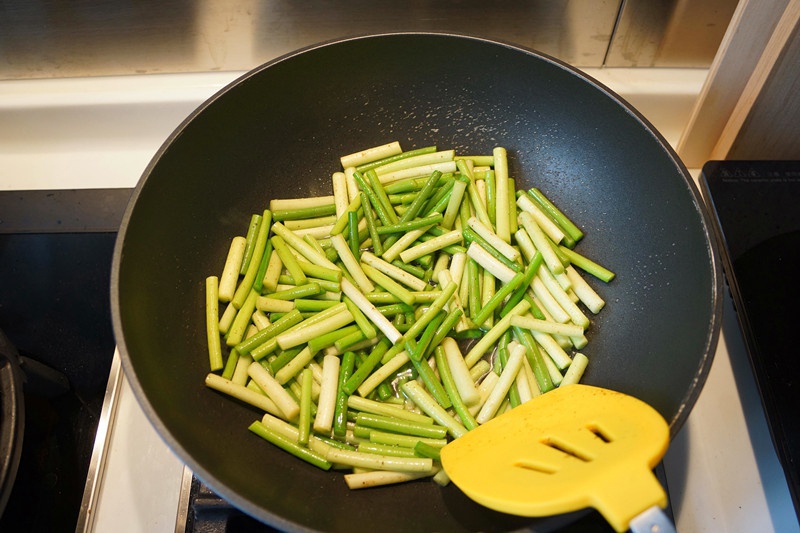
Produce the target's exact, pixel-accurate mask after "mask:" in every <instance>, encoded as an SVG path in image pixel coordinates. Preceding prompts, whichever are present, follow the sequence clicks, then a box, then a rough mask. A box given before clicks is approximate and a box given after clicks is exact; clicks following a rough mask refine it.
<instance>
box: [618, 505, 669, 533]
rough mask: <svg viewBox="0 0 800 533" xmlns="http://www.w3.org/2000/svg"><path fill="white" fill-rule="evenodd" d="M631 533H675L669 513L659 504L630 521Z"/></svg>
mask: <svg viewBox="0 0 800 533" xmlns="http://www.w3.org/2000/svg"><path fill="white" fill-rule="evenodd" d="M629 526H630V528H631V533H675V526H674V525H673V523H672V521H671V520H670V519H669V517H668V516H667V514H666V513H665V512H664V511H663V510H661V508H659V507H657V506H653V507H650V508H649V509H648V510H646V511H644V512H643V513H640V514H639V515H637V516H636V517H635V518H633V519H632V520H631V521H630V524H629Z"/></svg>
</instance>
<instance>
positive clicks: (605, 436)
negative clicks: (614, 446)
mask: <svg viewBox="0 0 800 533" xmlns="http://www.w3.org/2000/svg"><path fill="white" fill-rule="evenodd" d="M586 429H588V430H589V431H591V432H592V433H593V434H594V435H595V436H596V437H597V438H598V439H600V440H602V441H603V442H606V443H609V442H612V441H613V440H614V439H612V438H611V436H610V435H609V434H608V433H606V432H605V431H603V429H602V428H600V427H598V426H596V425H591V426H586Z"/></svg>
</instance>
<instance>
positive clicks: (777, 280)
mask: <svg viewBox="0 0 800 533" xmlns="http://www.w3.org/2000/svg"><path fill="white" fill-rule="evenodd" d="M701 185H702V187H703V188H704V189H705V193H706V197H707V198H709V199H710V205H711V207H712V209H713V212H714V214H715V215H716V217H715V220H714V221H715V231H716V235H717V238H718V239H719V241H720V244H721V245H722V248H724V249H725V250H726V252H727V253H725V254H724V256H723V263H724V268H725V274H726V277H727V281H728V286H729V289H730V292H731V296H732V299H733V302H734V305H735V307H736V311H737V317H738V320H739V324H740V326H741V328H742V332H743V335H744V340H745V344H746V346H747V351H748V354H749V357H750V363H751V366H752V369H753V372H754V374H755V377H756V383H757V385H758V389H759V392H760V396H761V401H762V404H763V406H764V411H765V413H766V417H767V422H768V425H769V430H770V433H771V436H772V440H773V444H774V446H775V449H776V451H777V453H778V458H779V459H780V462H781V464H782V466H783V471H784V474H785V476H786V480H787V482H788V485H789V490H790V493H791V495H792V499H793V502H794V507H795V511H796V512H797V513H798V514H799V515H800V413H798V411H797V406H798V405H800V359H798V357H797V355H798V349H797V342H796V338H795V337H794V333H795V332H796V330H797V325H796V320H795V318H794V315H795V309H796V308H797V303H798V301H800V286H798V284H797V274H798V272H800V268H799V267H798V265H800V211H799V210H798V207H797V205H798V202H800V161H710V162H708V163H707V164H706V165H705V166H704V167H703V172H702V175H701Z"/></svg>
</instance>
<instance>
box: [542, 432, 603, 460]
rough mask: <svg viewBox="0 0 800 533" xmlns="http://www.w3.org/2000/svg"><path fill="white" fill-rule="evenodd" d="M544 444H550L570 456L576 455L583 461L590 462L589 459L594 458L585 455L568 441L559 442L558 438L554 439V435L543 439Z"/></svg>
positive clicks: (576, 457)
mask: <svg viewBox="0 0 800 533" xmlns="http://www.w3.org/2000/svg"><path fill="white" fill-rule="evenodd" d="M542 444H544V445H545V446H549V447H550V448H553V449H554V450H558V451H560V452H561V453H564V454H566V455H569V456H570V457H574V458H575V459H580V460H581V461H583V462H589V461H591V460H592V458H591V457H588V456H586V455H584V454H583V453H582V452H581V451H580V450H578V449H577V448H575V447H573V446H570V445H569V444H568V443H566V442H559V441H558V440H557V439H554V438H552V437H551V438H547V439H544V440H542Z"/></svg>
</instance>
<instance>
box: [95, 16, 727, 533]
mask: <svg viewBox="0 0 800 533" xmlns="http://www.w3.org/2000/svg"><path fill="white" fill-rule="evenodd" d="M396 36H409V37H420V36H432V37H444V38H453V39H463V40H466V41H475V42H482V43H484V44H487V45H491V46H500V47H503V48H507V49H510V50H512V51H515V52H518V53H523V54H526V55H529V56H533V57H535V58H538V59H539V60H542V61H545V62H548V63H550V64H552V65H553V66H555V67H557V68H560V69H562V70H564V71H566V72H567V73H569V74H571V75H573V76H575V77H577V78H579V79H580V80H582V81H583V82H585V83H588V84H589V85H591V86H593V87H594V88H595V89H596V90H599V91H600V92H602V93H603V94H605V95H606V96H607V97H608V98H610V99H611V100H613V101H614V102H616V103H617V104H618V105H620V106H621V107H622V108H623V109H624V110H625V111H626V112H627V113H628V114H630V115H631V116H632V117H634V118H635V119H636V120H637V121H638V122H639V123H640V124H641V125H642V126H643V128H644V130H645V131H643V132H642V133H649V134H650V135H652V136H653V138H654V139H655V140H656V141H657V143H658V144H659V145H660V147H661V149H663V150H664V151H665V153H666V154H667V155H668V157H669V159H670V161H671V162H672V164H674V165H675V167H676V170H677V171H678V173H679V174H680V176H681V177H682V179H683V185H684V186H685V187H686V188H687V189H689V192H690V196H691V199H692V204H693V207H694V210H695V211H696V212H697V213H698V215H699V219H700V222H701V225H702V233H703V235H704V237H705V243H706V246H707V249H708V258H709V269H710V278H711V298H712V305H711V314H710V321H709V328H708V331H707V335H706V339H705V348H704V353H703V355H702V357H701V358H700V360H699V364H698V367H697V370H696V372H695V376H694V379H693V381H692V383H691V385H690V387H689V388H688V389H687V391H686V393H685V394H684V396H683V398H682V399H681V401H680V407H679V409H678V411H677V412H676V413H675V414H674V416H673V417H672V418H671V419H670V420H667V422H668V424H669V430H670V441H672V440H673V439H674V438H675V436H676V434H677V433H678V431H679V430H680V429H681V428H682V427H683V424H684V423H685V422H686V419H687V418H688V416H689V414H690V412H691V410H692V408H693V407H694V405H695V403H696V402H697V399H698V398H699V396H700V393H701V392H702V389H703V386H704V384H705V382H706V380H707V378H708V375H709V373H710V370H711V366H712V362H713V358H714V355H715V352H716V348H717V344H718V340H719V335H720V331H721V326H722V309H723V283H722V266H721V259H720V252H719V247H718V243H717V241H716V239H715V238H714V234H713V232H712V225H711V217H710V214H709V211H708V209H709V207H708V204H707V202H706V201H705V200H704V198H703V196H702V194H701V193H700V190H699V188H698V186H697V184H696V183H695V181H694V179H693V178H692V177H691V174H690V173H689V171H688V169H687V168H686V166H685V165H684V163H683V162H682V161H681V159H680V157H679V156H678V154H677V152H676V151H675V150H674V149H673V148H672V146H671V145H670V144H669V142H668V141H667V140H666V139H665V138H664V136H663V135H662V134H661V133H660V132H659V131H658V130H657V129H656V128H655V127H654V126H653V125H652V124H651V123H650V122H649V121H648V120H647V119H646V118H645V117H644V116H643V115H642V114H641V113H640V112H639V111H638V110H637V109H636V108H634V107H633V106H632V105H631V104H630V103H628V102H627V101H626V100H625V99H623V98H622V97H621V96H619V95H618V94H617V93H615V92H614V91H613V90H611V89H610V88H608V87H607V86H605V85H604V84H603V83H602V82H600V81H598V80H596V79H595V78H593V77H592V76H591V75H588V74H586V73H584V72H583V71H581V70H580V69H578V68H577V67H573V66H572V65H569V64H568V63H566V62H564V61H562V60H559V59H557V58H555V57H553V56H551V55H549V54H546V53H543V52H540V51H537V50H535V49H532V48H529V47H526V46H523V45H520V44H516V43H512V42H508V41H504V40H501V39H494V38H486V37H480V36H474V35H470V34H465V33H453V32H431V31H396V32H384V33H367V34H361V35H353V36H347V37H341V38H334V39H329V40H324V41H320V42H318V43H315V44H311V45H308V46H305V47H301V48H298V49H296V50H294V51H291V52H288V53H286V54H283V55H280V56H278V57H276V58H274V59H272V60H270V61H267V62H265V63H263V64H261V65H258V66H256V67H254V68H253V69H251V70H249V71H247V72H245V73H243V74H242V75H240V76H238V77H237V78H236V79H234V80H233V81H231V82H229V83H228V84H226V85H225V86H224V87H222V88H221V89H219V90H218V91H216V92H215V93H214V94H213V95H211V96H210V97H209V98H207V99H206V100H205V101H204V102H202V103H201V104H200V105H199V106H197V107H196V108H195V109H194V110H193V111H192V112H191V113H190V114H189V115H187V117H186V118H185V119H184V120H183V121H181V123H180V124H179V125H178V126H177V127H176V128H175V129H174V130H173V131H172V132H171V133H170V134H169V136H168V137H167V138H166V139H165V140H164V142H163V143H162V144H161V145H160V147H159V148H158V150H157V151H156V152H155V154H154V155H153V157H152V158H151V159H150V161H149V163H148V164H147V166H146V167H145V169H144V170H143V172H142V174H141V176H140V178H139V180H138V181H137V184H136V186H135V187H134V189H133V191H132V194H131V197H130V200H129V202H128V205H127V207H126V209H125V212H124V215H123V217H122V220H121V223H120V227H119V232H118V234H117V239H116V242H115V245H114V251H113V256H112V264H111V283H110V293H111V294H110V296H111V314H112V326H113V330H114V336H115V339H116V341H117V349H118V351H119V354H120V359H121V362H122V367H123V371H124V373H125V376H126V377H127V378H128V381H129V384H130V386H131V388H132V390H133V392H134V396H135V398H136V400H137V402H138V403H139V405H140V407H141V408H142V410H143V412H144V413H145V415H146V417H147V419H148V420H149V421H150V423H151V424H152V425H153V426H154V428H155V430H156V432H157V434H158V435H159V437H160V438H161V439H162V440H163V441H164V442H165V444H166V445H167V446H168V447H169V448H170V450H172V452H173V453H175V455H176V456H177V457H178V458H179V459H180V460H181V462H183V463H184V464H185V465H186V466H188V467H189V468H190V469H191V470H192V472H193V473H194V474H195V475H196V476H197V477H198V478H200V479H201V480H203V481H206V480H208V481H207V483H208V484H209V485H211V486H212V488H213V489H214V490H215V491H218V492H219V495H220V496H222V497H224V498H225V499H226V500H228V501H229V502H231V503H232V504H233V505H234V506H235V507H237V508H239V509H242V510H243V511H245V512H246V513H248V514H250V515H252V516H254V517H256V518H258V519H259V520H262V521H264V522H266V523H269V524H270V525H272V526H275V527H278V528H280V529H281V530H287V531H317V530H315V529H311V528H307V527H305V526H303V525H300V524H297V523H295V522H293V521H289V520H287V519H285V518H283V517H282V516H280V515H278V514H275V513H273V512H271V511H270V510H268V509H267V508H265V507H263V506H261V505H258V504H256V503H255V502H253V501H251V500H249V499H248V498H245V497H243V496H241V495H239V494H238V493H237V492H236V491H234V490H232V489H231V488H230V487H228V485H227V484H226V483H224V482H222V481H220V480H219V479H218V478H217V476H215V475H214V474H213V473H212V472H211V471H209V470H208V469H206V468H204V467H203V466H202V465H200V464H199V463H198V462H197V461H196V460H195V459H194V458H193V457H192V455H191V454H190V453H188V452H187V450H186V449H185V448H184V447H183V446H182V445H181V443H180V442H179V441H178V439H176V438H175V436H174V435H173V434H172V432H171V431H170V429H169V427H167V425H166V424H164V423H163V422H162V420H161V418H160V417H159V416H158V414H157V411H156V409H155V407H154V406H153V404H152V403H151V401H150V398H148V396H147V394H145V392H144V388H143V387H142V384H141V383H140V382H139V378H138V376H137V374H136V371H135V368H134V364H133V361H132V358H131V355H130V353H129V352H128V347H127V344H126V342H125V335H124V332H123V326H122V318H121V314H120V302H119V288H120V283H119V275H120V265H121V262H122V256H123V246H124V242H125V236H126V234H127V229H128V226H129V223H130V219H131V217H132V215H133V212H134V210H135V208H136V204H137V203H138V200H139V197H140V194H141V192H142V190H143V189H144V187H145V186H146V185H147V182H148V180H149V178H150V176H151V175H152V173H153V170H154V169H155V167H156V166H157V165H158V163H159V161H160V160H161V158H162V156H163V155H164V154H165V152H167V151H168V150H169V148H170V147H171V146H172V145H173V144H174V143H175V142H176V141H177V140H178V139H179V138H180V136H181V134H182V133H183V131H184V130H185V129H186V128H187V127H188V126H189V124H190V123H192V122H193V121H194V120H195V118H196V117H198V116H199V115H201V114H202V113H203V112H204V111H205V110H206V109H207V108H208V107H210V106H212V105H213V104H214V103H215V102H217V101H218V100H219V99H220V98H221V97H223V96H224V95H226V94H227V93H228V92H230V91H231V90H233V89H235V88H236V87H237V86H239V85H240V84H242V83H244V82H246V81H247V80H249V79H251V78H253V77H255V76H257V75H259V74H260V73H261V72H263V71H265V70H267V69H269V68H271V67H273V66H274V65H277V64H279V63H282V62H284V61H288V60H290V59H292V58H294V57H296V56H299V55H303V54H305V53H308V52H311V51H313V50H317V49H320V48H326V47H330V46H337V45H341V44H344V43H349V42H353V41H363V40H373V39H383V38H387V37H396Z"/></svg>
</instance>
